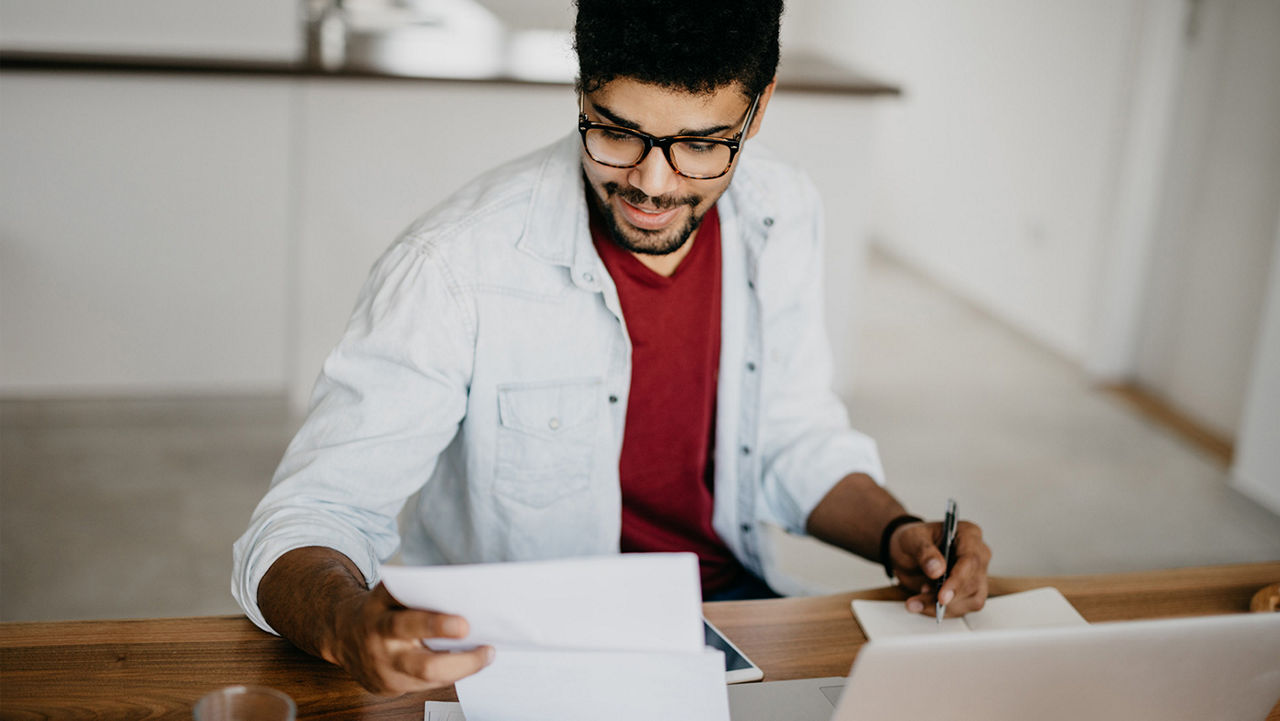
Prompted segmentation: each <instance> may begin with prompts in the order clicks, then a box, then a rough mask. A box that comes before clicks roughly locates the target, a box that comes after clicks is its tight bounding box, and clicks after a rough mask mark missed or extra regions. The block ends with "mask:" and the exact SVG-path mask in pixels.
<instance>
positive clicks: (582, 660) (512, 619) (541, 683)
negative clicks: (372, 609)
mask: <svg viewBox="0 0 1280 721" xmlns="http://www.w3.org/2000/svg"><path fill="white" fill-rule="evenodd" d="M380 573H381V576H382V581H383V583H384V584H386V587H387V590H388V591H390V593H391V595H392V596H394V597H395V598H396V599H397V600H398V601H400V602H401V603H403V604H404V605H406V606H408V607H410V608H422V609H429V610H433V611H440V612H444V613H453V614H458V615H460V616H463V617H464V618H466V619H467V622H468V624H469V625H470V629H471V632H470V634H469V635H468V636H467V637H466V638H465V639H463V640H461V641H457V640H444V639H428V640H427V643H428V645H429V646H430V647H431V648H433V649H439V650H449V649H456V648H470V647H474V646H478V645H482V644H489V645H492V646H493V647H494V648H495V649H496V651H497V653H496V655H495V658H494V662H493V663H492V664H491V665H490V666H489V667H487V668H485V669H484V670H482V671H481V672H479V673H477V674H475V675H474V676H470V677H467V678H465V679H463V680H461V681H459V682H458V683H457V685H456V688H457V691H458V699H459V700H460V701H461V702H462V709H463V711H465V713H466V719H467V721H512V720H515V719H519V720H520V721H578V720H579V719H580V720H581V721H597V720H598V719H613V720H616V721H628V720H630V719H636V720H637V721H639V720H640V719H644V720H645V721H651V720H652V719H655V718H660V719H690V720H693V719H697V720H698V721H728V718H729V705H728V697H727V693H726V691H725V681H724V656H723V654H721V653H720V652H719V651H716V650H713V649H708V648H706V647H705V646H704V645H703V644H704V636H703V630H702V607H701V593H700V590H699V581H698V564H697V558H696V556H694V555H693V554H626V555H621V556H602V557H593V558H578V559H569V560H562V561H533V562H522V563H498V564H482V565H472V566H429V567H414V568H409V567H398V566H384V567H383V568H382V569H381V572H380ZM441 710H443V709H441ZM432 718H433V719H434V715H433V716H432Z"/></svg>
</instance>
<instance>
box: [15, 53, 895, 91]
mask: <svg viewBox="0 0 1280 721" xmlns="http://www.w3.org/2000/svg"><path fill="white" fill-rule="evenodd" d="M0 70H22V71H42V72H81V73H83V72H102V73H150V74H166V75H248V76H253V75H257V76H274V77H282V76H285V77H306V78H336V79H343V78H354V79H360V80H369V79H381V80H388V81H398V82H414V81H418V82H420V81H423V80H428V81H446V82H463V83H506V84H518V85H553V86H554V85H572V83H573V79H572V78H567V77H566V78H560V79H555V80H530V79H526V78H519V77H515V76H513V75H508V74H492V75H487V76H482V77H469V78H458V77H446V76H437V75H429V74H414V75H404V74H395V73H389V72H380V71H375V70H356V69H341V70H336V71H328V70H324V69H321V68H319V67H316V66H315V65H312V64H309V63H305V62H280V61H272V60H245V59H237V58H226V59H222V58H195V57H164V56H153V55H145V56H143V55H137V56H129V55H96V54H88V53H63V52H36V51H24V50H0ZM778 84H779V87H780V88H782V89H784V90H791V91H800V92H809V93H822V94H831V95H849V96H872V97H874V96H897V95H901V92H902V91H901V89H900V88H898V87H897V86H895V85H892V84H889V83H885V82H882V81H880V80H876V79H873V78H870V77H868V76H866V75H863V74H862V73H860V72H858V71H856V70H851V69H849V68H846V67H844V66H842V65H839V64H837V63H835V62H833V61H832V60H830V59H827V58H825V57H822V56H819V55H816V54H812V53H792V54H788V55H785V56H784V57H783V58H782V61H781V63H780V64H779V68H778Z"/></svg>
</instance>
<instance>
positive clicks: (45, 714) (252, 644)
mask: <svg viewBox="0 0 1280 721" xmlns="http://www.w3.org/2000/svg"><path fill="white" fill-rule="evenodd" d="M1277 580H1280V561H1277V562H1271V563H1259V564H1248V565H1237V566H1218V567H1212V568H1189V569H1179V570H1172V571H1151V572H1142V573H1125V574H1113V575H1098V576H1055V577H1043V578H994V579H992V584H991V589H992V594H993V595H998V594H1003V593H1010V592H1013V591H1021V590H1025V589H1028V588H1036V587H1038V586H1046V585H1050V586H1056V587H1057V588H1058V589H1059V590H1061V591H1062V593H1063V594H1064V595H1066V597H1067V598H1068V599H1070V601H1071V602H1072V604H1074V605H1075V607H1076V608H1077V609H1079V611H1080V613H1081V614H1083V615H1084V617H1085V618H1086V619H1088V620H1089V621H1111V620H1120V619H1138V618H1159V617H1169V616H1197V615H1208V614H1217V613H1239V612H1245V611H1247V610H1248V608H1249V599H1250V598H1251V597H1252V595H1253V594H1254V592H1256V591H1257V590H1258V589H1260V588H1262V587H1263V586H1266V585H1267V584H1270V583H1275V582H1276V581H1277ZM902 597H903V596H902V595H901V593H900V592H899V591H898V590H897V589H893V588H884V589H876V590H872V591H863V592H858V593H843V594H836V595H832V596H821V597H816V598H788V599H780V600H776V601H736V602H729V603H714V604H707V605H706V606H705V607H704V610H705V613H706V616H707V618H708V619H710V620H711V621H712V622H713V623H715V624H716V625H717V626H719V627H720V629H721V630H723V631H724V632H725V634H726V635H728V636H729V637H730V638H731V639H733V641H734V642H735V643H737V644H738V645H739V646H740V647H741V648H742V650H743V651H745V652H746V653H747V655H748V656H750V657H751V658H752V659H753V660H755V661H756V663H758V664H759V665H760V666H761V668H763V669H764V672H765V680H773V681H777V680H782V679H789V678H806V677H817V676H843V675H845V674H846V673H848V671H849V667H850V665H851V664H852V662H853V658H854V656H855V655H856V654H857V652H858V648H859V647H860V646H861V645H862V644H863V643H864V642H865V641H866V638H865V637H864V636H863V635H862V632H861V629H859V627H858V625H857V623H856V622H854V620H853V615H852V613H851V612H850V610H849V602H850V601H851V600H852V599H854V598H872V599H890V598H902ZM238 683H244V684H259V685H264V686H271V687H274V688H278V689H280V690H282V691H284V692H285V693H287V694H289V695H290V696H292V697H293V698H294V700H295V701H297V703H298V716H299V718H300V719H322V718H330V719H337V718H361V719H421V718H422V702H423V701H424V700H426V699H432V698H434V699H439V700H452V699H453V698H455V697H454V696H453V694H452V691H451V690H450V691H443V692H438V693H434V694H410V695H407V696H402V697H399V698H393V699H386V698H379V697H377V696H373V695H371V694H369V693H367V692H365V691H364V690H363V689H361V688H360V687H359V686H358V685H356V684H355V683H354V682H353V681H351V680H350V679H349V678H348V677H347V676H346V674H345V672H343V671H342V670H341V669H338V668H336V667H333V666H330V665H328V664H326V663H324V662H323V661H320V660H317V659H315V658H312V657H310V656H307V655H306V654H303V653H302V652H300V651H298V650H296V649H295V648H293V646H291V645H290V644H289V643H288V642H286V641H283V640H281V639H278V638H275V637H273V636H270V635H268V634H265V633H263V632H261V631H259V630H257V629H256V628H254V627H253V625H252V624H250V623H249V622H248V621H247V620H245V619H244V618H242V617H238V616H227V617H216V618H186V619H158V620H132V621H65V622H56V623H12V624H0V718H3V719H28V718H32V719H39V718H59V719H62V718H113V719H116V718H119V719H126V718H147V719H189V718H190V717H191V707H192V705H193V704H194V703H195V701H196V699H198V698H199V697H200V696H202V695H203V694H205V693H206V692H208V691H211V690H213V689H215V688H218V687H220V686H227V685H231V684H238ZM1267 719H1268V720H1269V721H1280V704H1278V705H1277V706H1276V708H1275V709H1273V710H1272V712H1271V714H1270V715H1268V717H1267Z"/></svg>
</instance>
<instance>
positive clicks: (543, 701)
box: [432, 648, 729, 721]
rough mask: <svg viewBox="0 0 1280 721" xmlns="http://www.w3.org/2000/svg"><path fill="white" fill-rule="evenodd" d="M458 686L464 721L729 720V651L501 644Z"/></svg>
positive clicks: (433, 719) (433, 718) (433, 720)
mask: <svg viewBox="0 0 1280 721" xmlns="http://www.w3.org/2000/svg"><path fill="white" fill-rule="evenodd" d="M456 688H457V691H458V698H459V700H461V702H462V707H463V708H464V709H465V710H466V721H602V720H604V719H608V721H686V720H687V721H729V698H728V691H727V686H726V685H725V681H724V654H722V653H721V652H720V651H718V650H715V649H710V648H704V649H702V650H700V651H698V652H697V653H637V652H633V651H628V652H609V651H588V652H584V651H524V650H515V649H503V650H499V651H498V654H497V657H496V658H495V659H494V662H493V664H492V665H490V666H489V667H488V668H486V669H484V670H483V671H481V672H480V673H477V674H475V675H474V676H469V677H467V678H465V679H462V680H461V681H459V682H458V683H457V684H456ZM432 721H435V717H434V715H433V716H432Z"/></svg>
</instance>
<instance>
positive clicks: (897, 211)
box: [0, 0, 1280, 621]
mask: <svg viewBox="0 0 1280 721" xmlns="http://www.w3.org/2000/svg"><path fill="white" fill-rule="evenodd" d="M572 18H573V8H572V6H571V4H570V3H569V0H476V1H474V2H472V1H470V0H399V1H395V0H377V1H375V0H346V1H345V2H334V1H331V0H314V1H310V0H308V1H306V2H302V3H299V2H297V1H296V0H223V1H222V2H219V3H207V2H196V1H195V0H109V1H108V0H56V1H55V0H0V621H22V620H44V619H70V618H107V617H148V616H188V615H203V614H212V613H234V612H236V611H237V609H236V607H235V604H234V602H233V601H232V600H231V597H230V593H229V590H228V587H229V574H230V557H231V543H232V542H233V541H234V539H235V538H236V537H238V536H239V534H240V533H241V532H242V531H243V529H244V528H245V526H246V525H247V522H248V518H249V514H250V513H251V511H252V509H253V507H254V506H255V505H256V503H257V501H258V499H259V498H260V497H261V495H262V493H263V492H265V490H266V487H267V484H268V481H269V479H270V476H271V473H272V471H273V470H274V468H275V465H276V463H277V462H278V460H279V458H280V455H281V453H282V452H283V450H284V447H285V445H286V444H287V443H288V440H289V439H290V437H291V435H292V433H293V431H294V430H295V429H296V428H297V425H298V424H299V423H300V420H301V416H302V414H303V413H304V412H305V408H306V405H307V398H308V394H309V391H310V388H311V385H312V383H313V382H314V380H315V377H316V374H317V372H318V370H319V367H320V363H321V361H322V360H323V358H324V355H325V353H326V352H327V350H328V349H329V348H330V347H331V346H332V344H333V343H334V342H335V341H336V340H337V338H338V335H339V334H340V332H341V330H342V328H343V325H344V323H345V321H346V318H347V315H348V314H349V312H350V310H351V307H352V305H353V303H354V299H355V295H356V292H357V290H358V288H359V286H360V284H361V282H362V281H363V279H364V277H365V274H366V272H367V270H368V268H369V267H370V265H371V264H372V262H373V261H374V259H375V258H376V257H377V256H378V254H379V253H380V252H381V251H382V250H383V249H384V248H385V247H386V246H387V245H389V244H390V243H391V242H392V240H393V239H394V238H395V236H396V234H397V233H398V232H399V231H400V230H401V229H403V228H404V227H405V226H407V225H408V224H409V223H410V222H411V221H412V220H413V218H414V217H416V216H417V215H419V214H421V213H422V212H424V211H425V210H427V209H428V208H430V207H431V206H432V205H434V204H435V203H437V202H439V201H440V200H442V199H443V198H444V197H446V196H447V195H448V193H450V192H451V191H452V190H454V189H456V188H457V187H458V186H460V185H461V184H462V183H463V182H465V181H466V180H468V179H469V178H471V177H473V176H475V175H477V174H478V173H480V172H481V171H483V170H485V169H487V168H490V167H492V166H494V165H496V164H499V163H501V162H503V161H505V160H507V159H510V158H514V157H516V156H517V155H521V154H524V153H526V152H529V151H531V150H533V149H536V148H538V147H541V146H543V145H545V144H547V143H550V142H553V141H555V140H556V139H558V138H560V137H562V136H563V135H564V134H565V133H568V132H570V131H572V130H573V128H574V126H573V122H574V118H575V114H576V104H575V96H574V94H573V90H572V80H573V75H574V69H575V60H574V58H573V55H572V51H571V50H570V49H569V46H568V39H567V38H568V36H567V30H568V28H569V27H570V25H571V23H572ZM783 27H784V30H783V64H782V68H781V69H780V74H779V75H780V77H779V88H778V92H777V95H776V96H775V100H774V102H773V103H772V104H771V105H770V107H769V112H768V116H767V118H766V119H765V122H764V128H763V130H762V132H761V134H760V135H759V136H758V140H757V141H754V142H759V143H760V144H763V145H768V146H770V147H772V149H773V150H774V151H775V152H777V153H780V154H783V155H785V156H787V157H789V158H791V159H793V160H794V161H795V162H796V163H797V164H798V165H800V166H801V167H803V168H805V169H806V170H807V171H808V172H809V173H810V174H811V175H812V176H813V177H814V179H815V181H816V182H817V183H818V186H819V188H820V189H821V191H822V193H823V196H824V199H825V202H826V213H827V218H826V221H827V236H828V238H827V240H828V248H827V256H828V257H827V267H826V291H827V319H826V320H827V324H828V328H829V330H830V333H831V338H832V345H833V350H834V353H835V355H836V358H837V361H838V368H839V372H838V376H837V378H836V385H837V390H838V391H839V392H840V394H841V395H842V397H844V398H845V400H846V401H847V404H848V406H849V410H850V415H851V417H852V419H853V421H854V424H855V425H856V426H857V427H859V428H861V429H863V430H865V431H867V432H869V433H870V434H872V435H873V436H875V437H876V438H877V439H878V440H879V442H880V446H881V452H882V455H883V457H884V460H885V464H886V467H887V471H888V474H889V483H890V487H891V489H892V490H893V491H894V492H895V493H896V494H897V495H898V496H899V497H900V498H902V499H903V500H904V501H905V502H906V503H907V504H908V506H909V507H911V508H912V509H913V510H914V511H915V512H916V513H919V514H921V515H926V516H934V517H936V516H938V515H940V514H941V512H942V509H943V506H944V503H945V501H946V499H947V498H948V497H955V498H956V499H957V500H958V501H959V504H960V508H961V511H962V515H965V516H967V517H970V518H972V519H974V520H976V521H978V522H979V523H981V524H982V525H983V527H984V529H985V531H986V535H987V538H988V542H989V543H990V545H991V546H992V548H993V549H994V552H995V558H994V560H993V563H992V569H991V570H992V572H993V573H995V574H1005V575H1012V574H1018V575H1043V574H1061V573H1094V572H1107V571H1124V570H1137V569H1144V568H1170V567H1177V566H1189V565H1203V564H1216V563H1231V562H1246V561H1259V560H1275V559H1280V250H1278V246H1280V83H1277V82H1276V78H1277V77H1280V42H1277V38H1280V2H1276V1H1275V0H1083V1H1076V0H1072V1H1068V0H1046V1H1044V2H1035V3H1028V2H1018V1H1016V0H953V1H952V2H948V3H944V4H938V3H925V2H919V1H918V0H789V2H788V3H787V12H786V15H785V17H784V22H783ZM748 152H750V151H748ZM769 534H770V538H771V539H772V541H773V543H772V549H773V551H772V552H773V554H774V558H773V573H772V574H771V581H772V582H773V583H774V584H775V585H776V586H777V587H778V588H779V590H782V591H786V592H789V593H797V594H805V593H822V592H830V591H835V590H841V589H849V588H858V587H868V586H876V585H882V584H883V582H884V578H883V573H882V571H881V570H880V569H879V568H878V567H877V566H875V565H873V564H870V563H867V562H864V561H862V560H860V559H856V558H853V557H851V556H849V555H848V554H844V553H842V552H839V551H836V550H834V549H831V548H829V547H826V546H823V545H821V544H818V543H816V542H813V541H810V540H807V539H800V538H794V537H790V536H787V535H786V534H784V533H782V532H781V531H778V530H777V529H770V530H769Z"/></svg>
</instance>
